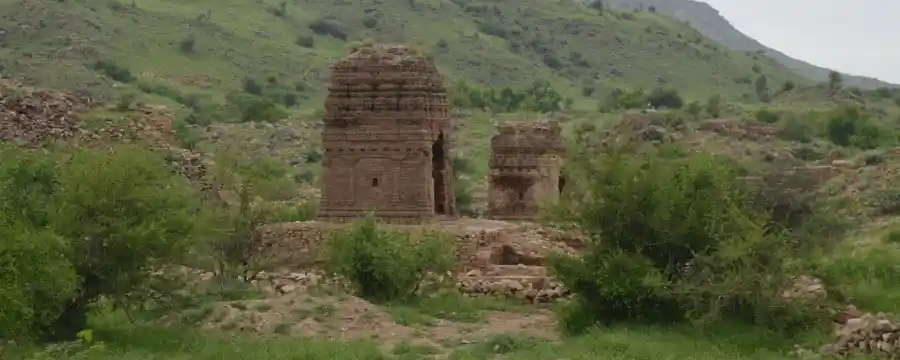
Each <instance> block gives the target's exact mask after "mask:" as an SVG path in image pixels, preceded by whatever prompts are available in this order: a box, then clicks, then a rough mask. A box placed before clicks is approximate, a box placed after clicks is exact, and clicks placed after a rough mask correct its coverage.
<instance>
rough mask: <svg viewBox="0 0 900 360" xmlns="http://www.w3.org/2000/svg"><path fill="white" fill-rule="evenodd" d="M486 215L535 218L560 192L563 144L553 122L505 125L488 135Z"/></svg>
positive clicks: (557, 125)
mask: <svg viewBox="0 0 900 360" xmlns="http://www.w3.org/2000/svg"><path fill="white" fill-rule="evenodd" d="M491 151H492V154H491V159H490V168H491V172H490V183H489V186H488V193H489V195H488V196H489V197H488V217H490V218H492V219H509V220H513V219H520V220H530V219H534V218H535V217H536V215H537V213H538V207H539V205H540V203H541V202H543V201H548V200H553V199H555V198H556V197H557V196H558V195H559V190H560V186H559V185H560V170H561V167H562V152H563V144H562V137H561V135H560V127H559V124H558V123H556V122H537V123H528V124H506V125H502V126H500V127H499V128H498V134H497V135H495V136H494V137H493V138H491Z"/></svg>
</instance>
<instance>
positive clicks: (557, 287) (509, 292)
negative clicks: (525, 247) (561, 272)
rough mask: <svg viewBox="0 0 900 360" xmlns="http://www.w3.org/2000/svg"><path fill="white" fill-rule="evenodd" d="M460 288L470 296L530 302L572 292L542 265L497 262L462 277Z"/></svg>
mask: <svg viewBox="0 0 900 360" xmlns="http://www.w3.org/2000/svg"><path fill="white" fill-rule="evenodd" d="M457 289H459V291H460V292H461V293H463V294H466V295H469V296H479V295H493V296H503V297H513V298H518V299H522V300H525V301H527V302H530V303H551V302H554V301H556V300H558V299H562V298H565V297H567V296H568V295H569V291H568V290H566V289H565V288H564V287H563V286H562V284H560V283H557V282H554V281H551V280H550V278H549V277H548V276H547V271H546V269H545V268H543V267H541V266H527V265H513V266H510V265H497V266H494V267H492V268H490V269H489V270H488V271H487V272H482V271H481V270H477V269H476V270H471V271H469V272H468V273H466V274H465V275H462V276H460V277H459V280H458V282H457Z"/></svg>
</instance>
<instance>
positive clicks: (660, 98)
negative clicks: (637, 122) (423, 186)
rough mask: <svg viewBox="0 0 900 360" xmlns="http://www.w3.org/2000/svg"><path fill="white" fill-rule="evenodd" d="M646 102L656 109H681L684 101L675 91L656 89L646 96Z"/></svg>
mask: <svg viewBox="0 0 900 360" xmlns="http://www.w3.org/2000/svg"><path fill="white" fill-rule="evenodd" d="M647 102H649V103H650V105H652V106H653V107H656V108H669V109H681V107H682V106H684V100H683V99H682V98H681V95H679V94H678V91H677V90H674V89H662V88H656V89H653V91H652V92H650V94H649V95H647Z"/></svg>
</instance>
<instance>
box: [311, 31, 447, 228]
mask: <svg viewBox="0 0 900 360" xmlns="http://www.w3.org/2000/svg"><path fill="white" fill-rule="evenodd" d="M328 90H329V92H328V97H327V99H326V100H325V118H324V128H323V130H322V144H323V147H324V148H325V156H324V159H323V164H324V176H323V184H322V198H321V204H320V207H319V217H320V218H322V219H324V220H335V221H344V220H349V219H353V218H356V217H360V216H364V215H365V214H366V213H367V212H369V211H374V212H375V214H376V216H377V217H379V218H381V219H382V220H385V221H388V222H395V223H419V222H423V221H428V220H431V219H433V218H435V217H437V216H441V215H455V214H456V208H455V206H454V201H453V199H454V197H453V182H452V179H453V174H452V171H451V167H450V157H449V155H450V154H449V138H448V137H449V134H448V131H449V129H450V121H449V117H448V114H447V111H448V105H447V93H446V90H445V89H444V86H443V83H442V80H441V75H440V74H439V73H438V71H437V68H436V67H435V65H434V63H433V61H431V60H430V59H428V58H427V57H426V56H425V55H424V54H421V53H418V52H416V51H414V50H412V49H409V48H406V47H404V46H398V45H392V46H384V45H364V46H362V47H360V48H356V49H354V50H353V51H352V52H351V53H350V55H349V56H347V57H345V58H344V59H341V60H339V61H338V62H337V63H335V64H334V65H333V66H332V70H331V84H330V86H329V89H328Z"/></svg>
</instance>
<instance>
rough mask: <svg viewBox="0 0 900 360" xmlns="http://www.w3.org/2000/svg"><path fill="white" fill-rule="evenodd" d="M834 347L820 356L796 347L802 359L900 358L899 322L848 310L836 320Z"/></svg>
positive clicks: (823, 347) (840, 312)
mask: <svg viewBox="0 0 900 360" xmlns="http://www.w3.org/2000/svg"><path fill="white" fill-rule="evenodd" d="M834 320H835V326H834V336H835V340H834V342H833V343H831V344H828V345H825V346H822V347H821V348H820V349H819V351H818V352H815V351H812V350H809V349H803V348H801V347H799V346H797V347H795V349H794V351H793V352H794V354H795V355H798V356H800V357H802V358H810V359H812V358H822V357H853V356H865V357H866V358H890V359H896V358H900V322H898V319H897V318H896V317H895V316H893V315H889V314H885V313H876V314H872V313H864V312H862V311H859V310H858V309H857V308H856V307H854V306H852V305H851V306H847V307H846V308H845V309H843V310H842V311H838V312H837V313H836V314H835V316H834Z"/></svg>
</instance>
